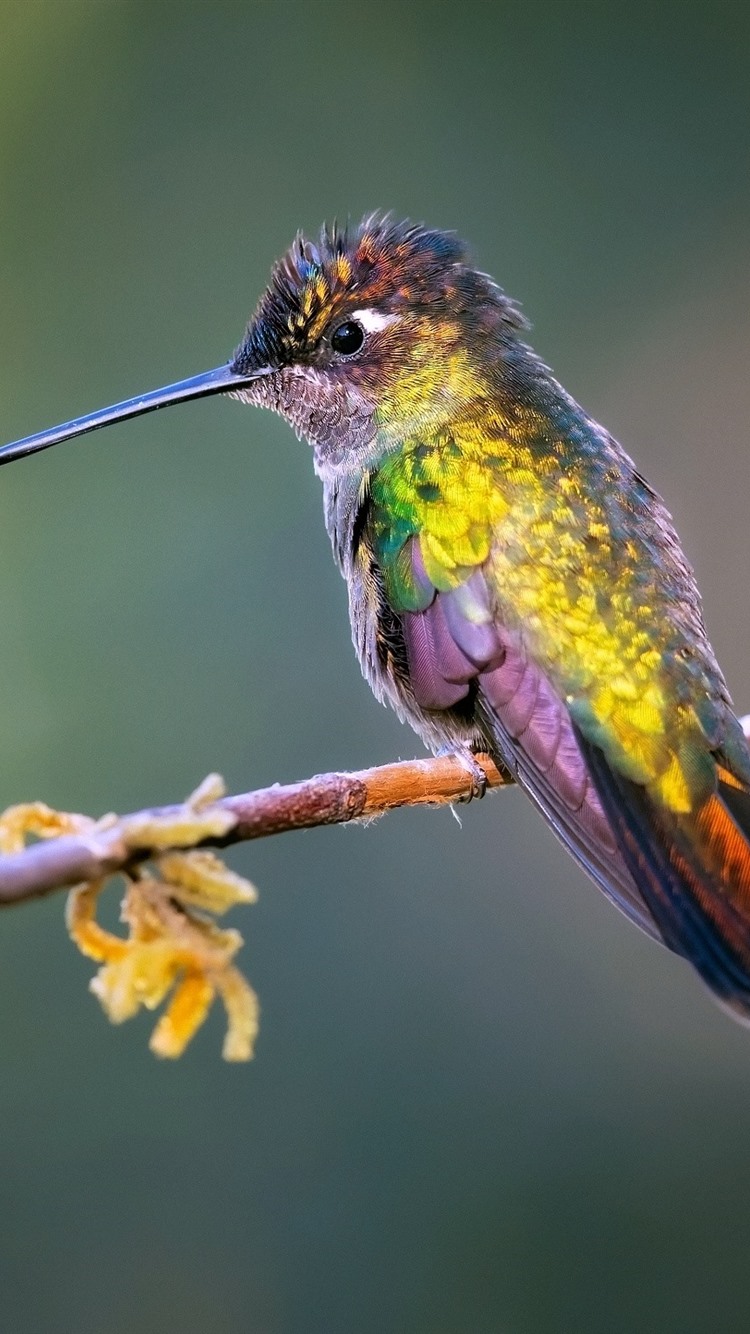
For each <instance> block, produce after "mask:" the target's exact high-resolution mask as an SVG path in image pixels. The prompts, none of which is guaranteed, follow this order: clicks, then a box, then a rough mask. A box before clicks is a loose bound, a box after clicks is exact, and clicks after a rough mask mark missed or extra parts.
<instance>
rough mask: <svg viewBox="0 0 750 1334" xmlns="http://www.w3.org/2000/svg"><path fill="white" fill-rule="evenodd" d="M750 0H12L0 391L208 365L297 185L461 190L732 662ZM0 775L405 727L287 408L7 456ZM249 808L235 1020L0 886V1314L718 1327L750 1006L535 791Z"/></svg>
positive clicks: (748, 1122) (308, 755)
mask: <svg viewBox="0 0 750 1334" xmlns="http://www.w3.org/2000/svg"><path fill="white" fill-rule="evenodd" d="M749 15H750V11H749V10H748V8H747V6H746V5H744V4H741V3H736V4H731V3H721V2H720V0H713V2H712V3H711V4H708V3H703V4H701V3H694V4H675V3H663V4H660V5H654V4H652V3H643V0H635V2H634V3H632V4H630V5H627V6H614V5H602V6H596V5H588V4H586V5H584V4H567V5H565V4H563V5H551V4H550V5H544V4H534V3H530V4H526V5H523V6H519V5H515V4H513V5H511V4H508V3H505V0H502V2H501V3H497V4H493V5H490V4H485V3H481V2H480V3H474V2H473V0H463V3H461V4H460V5H449V4H445V3H428V2H427V0H411V3H409V4H408V5H403V4H399V3H396V0H363V3H361V4H358V5H354V4H351V3H343V2H341V3H339V0H333V2H332V3H327V4H318V3H314V2H312V3H311V0H282V2H281V3H252V2H251V0H243V3H226V2H224V0H206V2H205V3H182V4H176V3H168V2H166V0H3V3H2V6H1V7H0V183H1V184H0V238H1V239H0V292H1V293H2V319H1V320H0V368H1V370H0V384H2V430H1V432H0V434H1V435H2V437H3V438H4V439H12V438H15V437H16V436H18V435H21V434H25V433H26V432H28V431H31V430H34V429H38V428H41V427H43V426H45V425H48V424H51V423H53V422H56V421H59V420H63V419H65V418H66V417H69V416H72V415H75V414H77V413H79V412H81V411H85V410H88V409H91V408H93V407H95V406H99V405H102V404H104V403H107V402H110V401H113V400H116V399H118V398H122V397H124V396H127V395H129V394H131V393H134V392H136V391H138V390H139V389H143V388H151V387H153V386H155V385H157V384H160V383H165V382H167V381H169V380H172V379H175V378H178V377H181V376H184V375H188V374H192V373H194V372H196V371H198V370H202V369H204V368H207V367H209V366H213V365H215V364H218V363H219V362H220V361H222V360H224V359H225V357H226V356H228V355H229V353H230V352H231V351H232V349H233V347H234V346H235V344H236V343H237V341H238V340H239V337H240V335H241V332H242V329H243V326H244V322H245V319H246V317H247V316H248V314H249V313H250V311H251V310H252V308H253V306H254V304H255V301H256V299H257V296H258V294H259V292H260V290H261V288H262V286H263V284H264V282H265V280H266V276H267V273H268V270H269V267H270V265H271V262H272V261H273V259H274V258H275V256H276V255H277V254H278V253H279V252H280V251H281V250H282V249H283V248H284V247H285V246H286V245H287V244H288V242H289V241H290V239H291V237H292V236H293V234H294V232H295V231H296V229H297V228H298V227H300V226H304V227H307V228H315V227H317V226H318V225H319V223H320V222H321V220H322V219H323V218H325V217H328V218H330V217H331V216H333V215H338V216H339V217H344V216H346V215H347V214H351V215H352V216H353V217H354V218H357V217H358V216H359V215H360V214H361V213H363V212H364V211H366V210H369V209H371V208H373V207H390V208H393V209H394V210H395V211H396V212H397V213H399V214H408V215H410V216H412V217H414V218H417V219H424V220H426V221H428V222H429V223H431V224H435V225H439V226H445V227H452V228H455V229H457V230H458V231H459V232H460V233H461V234H463V235H465V236H467V237H468V238H470V240H471V242H472V245H473V249H474V253H475V255H476V257H477V260H478V262H479V263H480V265H481V266H482V267H484V268H486V269H488V270H490V271H491V272H492V273H493V274H494V275H495V276H496V277H497V278H498V279H499V280H500V281H501V282H502V283H503V284H504V285H505V286H506V287H507V289H508V290H509V291H510V292H512V293H513V294H514V295H516V296H518V297H519V298H520V299H521V300H522V301H523V303H524V305H525V308H526V310H527V312H528V313H529V315H530V316H531V318H532V320H533V322H534V335H533V338H534V341H535V344H536V346H537V347H538V349H539V351H540V352H541V353H542V354H543V355H544V356H545V358H546V359H547V360H548V361H550V362H551V364H552V365H553V366H554V367H555V368H556V370H557V372H558V373H559V375H560V377H561V378H562V379H563V381H564V382H565V383H566V385H567V386H568V387H569V388H570V389H571V390H572V391H573V392H574V393H575V394H576V395H577V396H578V397H579V398H580V399H581V400H582V401H583V402H584V403H585V404H586V405H587V406H588V407H589V408H590V409H591V410H592V411H593V412H594V413H595V414H596V415H597V416H598V417H599V418H601V419H602V420H603V421H604V422H606V423H607V424H608V426H609V427H610V429H612V430H613V431H614V432H615V433H616V434H617V435H618V436H619V437H620V438H621V439H622V440H623V441H624V442H625V444H626V446H627V447H628V449H629V450H630V451H631V452H632V453H633V454H634V455H635V456H636V458H637V459H638V462H639V464H640V466H641V467H642V469H643V470H644V471H645V472H646V474H647V475H648V477H649V478H650V479H651V480H652V481H653V483H654V484H655V485H656V486H658V487H659V489H660V490H662V491H663V493H664V494H665V495H666V497H667V499H668V501H669V504H670V506H671V508H672V509H673V511H674V513H675V515H676V518H677V521H678V526H679V529H680V531H681V533H682V536H683V539H684V541H685V543H686V546H687V549H688V552H689V553H690V556H691V558H692V559H693V561H694V563H695V565H696V567H697V571H698V575H699V579H700V583H701V586H702V588H703V591H704V596H705V599H706V604H707V617H708V624H709V628H710V631H711V634H712V637H713V639H714V642H715V645H716V648H717V651H718V653H719V657H720V659H721V660H722V662H723V664H724V667H725V670H726V673H727V676H728V679H729V683H730V687H731V689H732V691H733V693H734V695H735V698H736V700H737V703H738V707H739V708H740V709H741V710H742V709H743V708H747V709H750V661H749V660H748V648H749V647H750V631H749V630H748V615H747V604H748V591H747V590H748V587H749V586H750V543H748V537H747V507H748V496H749V495H750V455H749V451H748V433H749V430H750V377H749V376H748V362H749V360H750V317H749V316H748V308H749V298H750V258H749V248H748V241H749V239H750V171H748V167H749V165H750V162H749V157H750V152H749V149H750V138H749V134H748V132H749V130H750V103H749V100H748V87H750V51H749V44H748V38H749V37H750V17H749ZM0 569H1V570H2V577H1V578H0V679H1V680H2V692H1V694H0V700H1V707H0V753H1V754H2V765H1V766H0V805H3V806H4V805H5V804H7V803H10V802H13V801H18V800H20V799H25V798H35V797H38V798H44V799H46V800H47V801H49V802H51V803H52V804H53V805H55V806H58V807H62V808H65V809H73V810H78V809H80V810H85V811H87V812H90V813H92V814H98V813H101V812H103V811H106V810H109V809H116V810H121V811H122V810H128V809H133V808H137V807H139V806H141V805H145V804H148V803H151V802H159V801H168V800H172V799H176V798H178V797H179V796H181V795H182V794H184V793H187V792H188V791H189V790H190V789H191V788H192V787H193V786H194V785H195V783H196V782H197V781H198V780H199V779H200V778H202V776H203V775H204V774H205V773H206V772H208V771H209V770H211V769H219V770H220V771H221V772H222V773H223V774H224V775H225V776H226V778H227V780H228V782H229V784H230V785H231V787H232V788H234V789H240V790H241V789H246V788H250V787H253V786H257V785H262V784H266V783H269V782H272V781H274V780H291V779H294V778H298V777H303V776H305V775H307V774H309V773H313V772H316V771H320V770H325V769H329V768H345V767H360V766H363V765H367V764H370V763H376V762H379V761H386V760H389V759H393V758H395V757H398V756H402V757H409V756H411V755H413V754H415V753H420V750H419V745H418V743H417V741H416V739H415V738H413V737H412V735H411V734H410V733H408V732H406V731H404V730H403V729H402V728H401V727H400V726H399V724H398V723H397V722H396V721H395V719H394V718H392V717H391V716H389V715H388V714H386V713H385V712H384V711H383V710H382V709H380V708H379V707H378V706H377V705H376V704H375V702H374V701H373V699H372V698H371V696H370V694H369V691H368V689H367V687H366V686H365V685H364V683H363V682H362V681H361V680H360V677H359V673H358V669H357V666H356V663H355V660H354V657H353V654H352V652H351V648H350V643H349V632H348V625H347V618H346V610H345V590H344V587H343V585H342V584H341V582H340V580H339V579H338V576H337V575H336V573H335V571H334V569H333V567H332V564H331V559H330V553H329V551H328V546H327V539H326V536H325V533H324V529H323V524H322V519H321V513H320V497H319V493H318V485H317V483H316V481H315V478H314V476H313V472H312V468H311V460H310V457H309V454H308V451H307V449H306V448H305V447H304V446H303V445H301V444H299V443H297V442H296V441H295V440H294V438H293V437H292V435H291V433H290V431H289V430H288V429H287V428H286V427H284V426H283V425H282V424H281V423H280V422H277V421H276V420H274V419H272V418H271V417H270V416H265V415H264V414H261V413H258V412H254V411H252V410H250V409H247V408H242V407H240V406H239V405H237V404H235V403H231V402H229V401H219V400H213V401H207V402H203V403H199V404H195V405H191V406H186V407H182V408H179V409H175V410H173V411H172V412H169V413H165V414H162V415H159V416H157V417H151V418H147V419H145V420H143V421H139V422H135V423H132V424H130V425H127V426H123V427H120V428H118V429H117V430H116V431H111V432H108V433H106V434H103V435H100V436H98V437H97V436H94V437H90V438H88V439H86V440H82V441H80V442H77V443H75V444H70V445H67V446H66V447H65V448H63V449H60V450H58V451H56V452H52V453H50V454H46V455H41V456H39V458H37V459H34V460H29V461H27V462H25V463H21V464H18V465H17V466H14V467H13V468H12V469H8V470H7V471H6V470H4V471H3V473H2V477H1V478H0ZM462 825H463V827H462V828H459V826H458V824H457V823H456V821H455V820H454V819H453V818H452V816H451V814H450V813H449V812H447V811H445V812H421V813H417V812H407V813H403V814H399V815H394V816H392V817H390V818H388V819H387V820H385V821H383V822H382V823H380V824H378V825H376V826H374V827H370V828H367V829H361V828H357V829H345V830H341V829H333V830H323V831H315V832H312V833H309V834H305V835H292V836H289V837H286V838H283V839H278V840H276V841H273V840H269V841H268V842H265V843H259V844H256V845H253V846H252V847H250V848H245V849H243V850H241V851H238V852H237V853H236V854H235V855H234V856H233V864H234V865H235V866H236V867H237V868H238V869H241V870H242V871H243V872H245V873H246V874H249V875H250V876H251V877H252V878H253V879H254V880H256V881H257V882H258V884H259V886H260V888H261V901H260V904H259V906H258V907H257V908H254V909H252V910H250V911H248V912H246V913H245V914H243V916H242V921H241V922H240V923H239V925H241V926H242V929H243V930H244V932H245V934H246V937H247V947H246V950H245V953H244V964H245V967H246V969H247V971H248V973H249V975H250V976H251V978H252V980H253V982H254V984H255V985H256V987H257V989H258V990H259V992H260V996H261V1000H262V1005H263V1026H262V1035H261V1039H260V1043H259V1046H258V1054H257V1059H256V1061H255V1062H254V1063H253V1064H252V1065H250V1066H249V1067H240V1068H231V1067H229V1068H228V1067H226V1066H224V1065H223V1064H222V1062H221V1060H220V1057H219V1049H220V1042H221V1032H222V1029H221V1022H220V1016H218V1015H215V1016H213V1017H212V1019H211V1021H210V1022H209V1024H208V1025H207V1028H206V1030H205V1031H204V1032H202V1033H201V1034H200V1036H199V1038H198V1039H197V1040H196V1042H195V1044H194V1046H193V1047H192V1049H191V1050H190V1051H189V1053H188V1054H187V1055H186V1056H185V1057H184V1059H183V1060H182V1061H181V1062H180V1063H179V1064H178V1065H176V1066H175V1065H164V1064H159V1063H158V1062H156V1061H155V1060H154V1059H153V1058H152V1057H151V1056H150V1055H149V1053H148V1051H147V1045H146V1044H147V1039H148V1033H149V1024H148V1022H147V1021H146V1020H143V1021H137V1022H134V1023H132V1024H129V1025H126V1026H125V1027H124V1028H123V1029H121V1030H115V1029H112V1028H110V1027H109V1026H108V1025H107V1023H106V1022H105V1020H104V1018H103V1016H102V1014H101V1013H100V1011H99V1009H98V1007H97V1004H96V1002H95V1001H94V999H93V998H92V997H90V996H89V995H88V994H87V990H86V987H87V981H88V978H89V976H90V973H91V967H90V966H89V965H88V964H87V963H86V962H85V961H83V960H81V959H80V958H79V957H78V956H77V955H76V954H75V952H74V951H73V949H72V947H71V946H70V944H69V943H68V941H67V939H66V936H65V932H64V928H63V921H62V912H63V901H62V897H57V898H55V899H52V900H49V901H47V902H45V903H40V904H37V905H32V906H27V907H25V908H23V909H19V910H16V911H14V912H9V913H6V914H5V915H3V916H2V918H1V919H0V1126H1V1127H2V1133H1V1134H0V1311H1V1313H2V1314H1V1316H0V1319H1V1321H2V1326H3V1328H4V1329H7V1330H13V1331H14V1334H15V1332H16V1331H17V1332H18V1334H37V1332H39V1334H58V1331H62V1330H75V1331H76V1332H77V1334H132V1331H139V1332H140V1331H143V1332H144V1334H146V1332H148V1334H151V1331H154V1332H156V1331H158V1332H159V1334H176V1332H177V1331H187V1332H188V1334H308V1332H309V1334H317V1331H321V1332H322V1334H407V1332H408V1334H468V1332H469V1331H470V1332H471V1334H559V1332H560V1331H563V1332H566V1331H576V1334H588V1332H591V1334H600V1331H607V1332H608V1334H610V1332H611V1334H630V1332H631V1331H634V1330H638V1331H659V1334H671V1332H672V1331H674V1332H675V1334H703V1331H711V1332H712V1334H723V1332H724V1331H744V1330H746V1329H747V1328H748V1320H749V1319H750V1317H749V1316H748V1309H749V1307H750V1210H749V1209H748V1200H749V1199H750V1035H749V1034H748V1033H747V1032H746V1031H743V1030H742V1029H740V1028H739V1027H736V1026H734V1025H733V1024H732V1023H731V1022H729V1021H728V1020H727V1019H725V1018H724V1017H723V1016H722V1015H721V1014H720V1013H719V1011H718V1010H717V1009H716V1008H715V1007H714V1005H713V1004H712V1003H711V1001H710V1000H709V998H708V997H707V995H706V994H705V993H704V991H703V989H702V988H701V986H700V985H699V983H698V982H697V980H696V978H695V977H694V976H693V975H692V974H691V973H690V972H689V970H688V969H687V968H686V967H684V966H682V965H681V964H680V963H679V962H678V961H677V960H675V959H674V958H671V957H670V956H668V954H667V953H666V951H661V950H659V949H657V948H655V947H654V946H653V945H651V944H650V943H649V942H648V941H647V940H646V939H645V938H643V937H641V936H640V935H639V933H638V932H636V931H635V930H634V929H632V928H631V927H629V926H628V924H627V923H626V922H625V921H624V919H622V918H620V917H619V916H618V915H617V913H615V912H614V911H613V910H612V909H611V908H610V907H608V906H607V904H606V903H605V902H604V901H603V900H601V899H600V898H599V897H598V895H597V893H596V892H595V890H594V889H593V888H592V887H591V886H590V885H589V884H588V883H587V882H586V881H585V880H584V878H583V876H582V875H581V874H579V872H578V871H577V870H576V869H575V867H574V866H573V864H572V863H571V862H570V861H569V860H568V859H567V858H566V857H565V856H564V855H563V854H562V852H561V851H560V850H559V849H558V847H557V845H556V843H555V842H554V840H553V839H552V837H551V836H550V835H549V834H548V833H547V832H546V831H545V829H544V828H543V827H542V824H541V822H540V820H539V819H538V818H537V817H536V816H535V814H534V812H533V811H532V810H531V809H530V807H529V805H528V804H527V802H526V801H525V800H524V798H523V797H522V796H521V795H520V794H517V793H508V794H501V795H496V796H494V797H493V798H491V799H489V800H487V801H486V802H484V803H483V804H481V805H478V806H476V807H475V808H471V809H469V810H466V811H465V812H463V814H462Z"/></svg>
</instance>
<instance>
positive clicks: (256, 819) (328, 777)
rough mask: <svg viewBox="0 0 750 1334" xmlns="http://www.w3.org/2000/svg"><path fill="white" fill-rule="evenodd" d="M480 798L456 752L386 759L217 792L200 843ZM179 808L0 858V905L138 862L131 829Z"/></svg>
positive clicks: (495, 781)
mask: <svg viewBox="0 0 750 1334" xmlns="http://www.w3.org/2000/svg"><path fill="white" fill-rule="evenodd" d="M475 759H476V762H477V764H478V766H479V768H480V769H481V770H482V771H483V773H484V775H485V778H486V780H487V787H488V788H495V787H503V786H506V785H507V784H508V783H509V782H510V781H511V780H510V777H509V775H507V774H505V773H503V772H501V771H500V770H499V769H498V768H497V766H496V765H495V763H494V761H493V760H492V759H491V758H490V757H489V756H488V755H477V756H476V757H475ZM478 795H480V793H479V792H478V790H477V781H476V776H475V775H473V774H472V773H471V772H470V771H469V770H468V768H467V767H465V766H464V765H463V764H462V763H461V761H460V760H459V759H457V758H456V757H454V756H445V757H441V758H439V759H425V760H410V761H405V762H403V763H400V764H384V765H381V766H379V767H377V768H373V769H362V770H360V771H359V772H356V773H331V774H318V775H317V776H316V777H314V778H308V779H306V780H305V781H304V782H302V783H292V784H288V785H286V786H282V785H280V784H274V786H273V787H267V788H260V789H259V790H258V791H256V792H245V793H242V794H241V795H239V796H231V797H223V798H222V799H221V800H219V801H217V802H216V803H215V806H212V809H216V808H218V809H219V810H222V811H224V812H226V813H227V814H229V815H231V816H233V817H234V823H233V824H232V825H231V827H230V828H228V829H226V830H225V832H223V833H222V834H220V835H218V836H216V835H214V836H211V837H208V838H206V839H204V840H203V842H204V843H205V844H211V845H212V846H219V847H227V846H229V845H230V844H232V843H242V842H245V841H246V840H248V839H252V838H266V837H267V836H268V835H269V834H283V833H287V832H289V831H291V830H293V829H310V828H312V827H314V826H316V825H326V824H346V823H348V822H349V821H350V820H359V819H367V818H368V817H374V816H377V815H383V814H384V813H385V812H386V811H389V810H394V809H396V807H399V806H445V805H448V804H449V803H451V802H455V801H469V800H470V799H471V798H472V797H475V796H478ZM182 809H183V808H182V807H180V806H162V807H158V808H155V809H153V810H148V811H138V812H136V813H135V814H134V815H128V816H122V817H120V818H119V819H116V820H114V821H112V822H111V823H106V822H102V825H101V826H98V827H97V826H94V825H92V827H91V828H90V829H88V830H87V831H86V832H84V833H77V834H64V835H61V836H59V837H56V838H51V839H49V840H45V841H41V842H38V843H34V844H32V845H31V846H29V847H27V848H24V850H23V851H21V852H16V853H11V854H9V855H6V856H2V857H0V907H3V906H8V905H10V904H15V903H21V902H23V901H25V900H26V899H33V898H40V897H42V896H43V895H45V894H51V893H54V891H55V890H58V889H65V888H67V887H69V886H71V885H76V884H79V883H80V882H81V881H93V880H98V879H99V878H100V877H102V876H105V875H111V874H113V873H114V872H117V871H121V870H124V869H126V868H130V867H133V866H134V865H137V863H138V862H142V861H144V860H146V859H147V858H148V857H149V856H150V855H151V854H152V852H153V843H148V844H147V843H146V835H145V834H144V842H143V844H142V845H141V844H139V843H138V842H137V840H136V841H134V838H133V831H134V829H140V828H143V829H144V830H145V829H146V828H147V826H148V823H149V821H151V822H158V821H169V820H174V819H177V818H179V816H180V812H181V810H182Z"/></svg>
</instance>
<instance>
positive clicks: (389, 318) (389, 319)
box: [350, 310, 399, 333]
mask: <svg viewBox="0 0 750 1334" xmlns="http://www.w3.org/2000/svg"><path fill="white" fill-rule="evenodd" d="M350 319H352V320H356V321H357V323H358V324H361V325H362V328H363V329H364V331H365V333H380V332H381V331H382V330H383V329H387V328H388V326H389V325H391V324H397V323H398V320H399V316H398V315H383V314H382V312H381V311H379V310H353V311H352V313H351V316H350Z"/></svg>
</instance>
